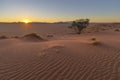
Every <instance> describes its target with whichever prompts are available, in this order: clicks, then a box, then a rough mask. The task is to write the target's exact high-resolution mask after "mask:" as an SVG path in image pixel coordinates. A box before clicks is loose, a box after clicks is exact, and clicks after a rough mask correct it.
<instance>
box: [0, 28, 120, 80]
mask: <svg viewBox="0 0 120 80" xmlns="http://www.w3.org/2000/svg"><path fill="white" fill-rule="evenodd" d="M119 35H120V32H115V31H113V30H112V31H111V30H110V31H109V30H108V31H104V32H103V31H101V32H98V33H96V32H95V33H84V34H81V35H77V34H76V35H75V34H72V35H62V36H60V35H59V36H55V37H54V38H53V39H50V40H49V39H48V40H47V41H43V42H41V41H40V42H37V43H36V41H33V42H28V41H29V40H27V41H24V40H21V39H20V38H16V39H15V38H11V39H4V40H3V39H2V40H0V80H120V45H119V44H120V37H119ZM93 36H94V37H95V38H96V39H97V40H98V41H99V42H100V44H98V45H93V44H90V41H91V38H92V37H93Z"/></svg>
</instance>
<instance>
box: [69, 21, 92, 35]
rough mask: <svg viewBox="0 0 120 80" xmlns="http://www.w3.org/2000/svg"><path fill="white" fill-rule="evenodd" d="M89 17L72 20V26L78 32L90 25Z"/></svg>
mask: <svg viewBox="0 0 120 80" xmlns="http://www.w3.org/2000/svg"><path fill="white" fill-rule="evenodd" d="M89 21H90V20H89V19H78V20H75V21H73V22H72V26H71V28H74V29H75V30H76V32H77V33H78V34H80V33H81V31H82V30H83V29H84V28H86V27H87V26H88V25H89Z"/></svg>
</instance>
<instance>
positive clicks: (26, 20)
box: [23, 19, 31, 24]
mask: <svg viewBox="0 0 120 80" xmlns="http://www.w3.org/2000/svg"><path fill="white" fill-rule="evenodd" d="M23 22H24V23H26V24H28V23H30V22H31V21H30V20H29V19H23Z"/></svg>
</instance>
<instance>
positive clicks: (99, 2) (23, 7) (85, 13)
mask: <svg viewBox="0 0 120 80" xmlns="http://www.w3.org/2000/svg"><path fill="white" fill-rule="evenodd" d="M79 18H90V19H91V21H92V22H120V0H0V22H19V21H22V20H23V19H29V20H30V21H32V22H57V21H71V20H74V19H79Z"/></svg>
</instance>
